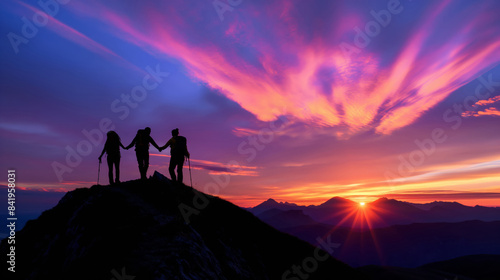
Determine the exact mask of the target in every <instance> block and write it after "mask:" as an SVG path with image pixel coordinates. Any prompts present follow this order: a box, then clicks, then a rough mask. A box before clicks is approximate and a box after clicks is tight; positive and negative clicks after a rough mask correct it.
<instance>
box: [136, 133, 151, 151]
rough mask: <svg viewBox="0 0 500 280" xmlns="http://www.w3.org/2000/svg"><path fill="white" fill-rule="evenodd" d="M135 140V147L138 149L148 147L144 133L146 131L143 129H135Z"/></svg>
mask: <svg viewBox="0 0 500 280" xmlns="http://www.w3.org/2000/svg"><path fill="white" fill-rule="evenodd" d="M136 137H137V140H136V143H135V147H136V148H138V149H149V141H148V140H149V139H148V137H147V135H146V131H145V130H144V129H140V130H139V131H137V136H136Z"/></svg>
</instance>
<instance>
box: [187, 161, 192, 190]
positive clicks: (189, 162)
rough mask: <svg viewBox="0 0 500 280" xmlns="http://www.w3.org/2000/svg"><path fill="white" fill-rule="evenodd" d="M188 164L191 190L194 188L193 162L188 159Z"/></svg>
mask: <svg viewBox="0 0 500 280" xmlns="http://www.w3.org/2000/svg"><path fill="white" fill-rule="evenodd" d="M188 164H189V179H190V180H191V188H193V177H192V176H191V160H190V159H189V157H188Z"/></svg>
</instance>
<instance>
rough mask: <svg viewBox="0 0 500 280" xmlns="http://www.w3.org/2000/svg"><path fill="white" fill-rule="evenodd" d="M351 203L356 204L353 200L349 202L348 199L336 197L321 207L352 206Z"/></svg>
mask: <svg viewBox="0 0 500 280" xmlns="http://www.w3.org/2000/svg"><path fill="white" fill-rule="evenodd" d="M350 203H354V202H353V201H352V200H349V199H346V198H343V197H340V196H335V197H332V198H330V199H329V200H327V201H325V202H323V203H322V204H320V205H319V206H335V205H339V204H350Z"/></svg>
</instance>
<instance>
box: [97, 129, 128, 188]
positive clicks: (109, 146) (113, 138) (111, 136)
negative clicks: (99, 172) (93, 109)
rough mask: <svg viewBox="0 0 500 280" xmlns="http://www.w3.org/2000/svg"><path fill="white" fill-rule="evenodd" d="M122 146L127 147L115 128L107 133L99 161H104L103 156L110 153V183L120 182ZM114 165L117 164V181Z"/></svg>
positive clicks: (108, 157) (108, 158)
mask: <svg viewBox="0 0 500 280" xmlns="http://www.w3.org/2000/svg"><path fill="white" fill-rule="evenodd" d="M120 147H122V148H124V149H125V147H124V146H123V144H122V141H121V139H120V136H118V134H117V133H116V132H115V131H113V130H111V131H109V132H108V133H107V139H106V143H104V148H103V149H102V152H101V155H100V156H99V163H101V162H102V156H103V155H104V153H106V154H107V155H108V156H107V160H108V177H109V184H110V185H113V184H115V183H116V184H118V183H120V157H121V155H120ZM113 165H114V166H115V173H116V177H115V178H116V179H115V181H113Z"/></svg>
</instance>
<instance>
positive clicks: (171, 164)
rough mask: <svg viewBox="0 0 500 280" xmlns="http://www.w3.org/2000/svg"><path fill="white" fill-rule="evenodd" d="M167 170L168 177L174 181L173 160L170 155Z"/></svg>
mask: <svg viewBox="0 0 500 280" xmlns="http://www.w3.org/2000/svg"><path fill="white" fill-rule="evenodd" d="M168 172H169V173H170V178H171V179H172V182H174V183H175V181H176V177H175V160H174V157H172V156H171V157H170V165H169V166H168Z"/></svg>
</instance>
